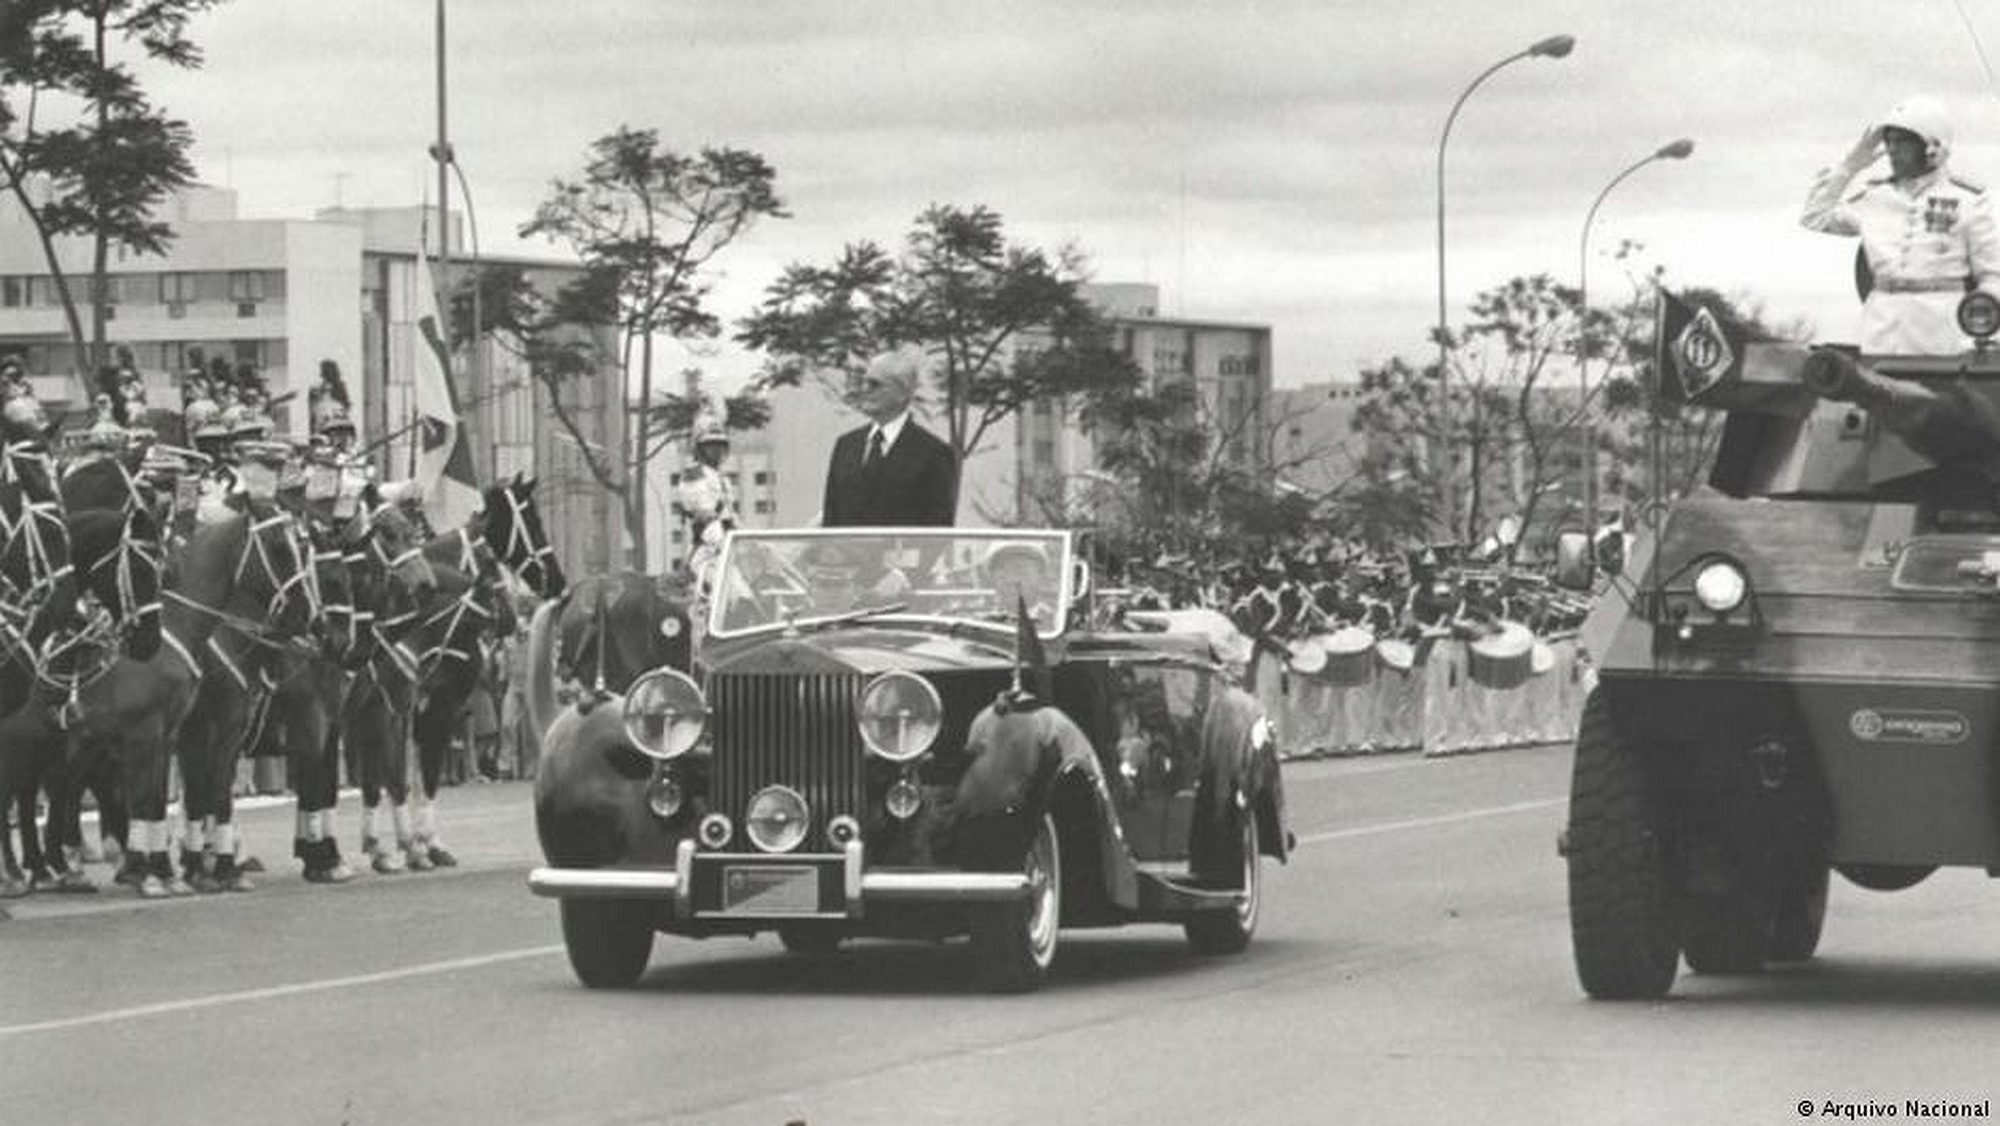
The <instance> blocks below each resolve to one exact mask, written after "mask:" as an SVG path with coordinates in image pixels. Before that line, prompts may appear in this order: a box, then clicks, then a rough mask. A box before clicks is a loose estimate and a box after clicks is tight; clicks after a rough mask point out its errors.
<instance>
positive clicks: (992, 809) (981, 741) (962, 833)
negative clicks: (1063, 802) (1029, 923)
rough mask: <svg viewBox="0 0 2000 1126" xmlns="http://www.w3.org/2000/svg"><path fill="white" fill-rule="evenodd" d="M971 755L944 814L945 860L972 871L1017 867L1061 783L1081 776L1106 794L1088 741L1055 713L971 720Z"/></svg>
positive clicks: (985, 714)
mask: <svg viewBox="0 0 2000 1126" xmlns="http://www.w3.org/2000/svg"><path fill="white" fill-rule="evenodd" d="M965 750H966V753H967V754H968V755H969V756H971V759H972V763H971V765H970V766H968V767H967V768H966V771H965V774H964V775H963V776H962V777H961V778H960V779H959V783H958V788H957V790H956V791H955V792H954V794H953V796H952V802H951V805H950V807H949V808H948V810H947V811H946V813H945V816H944V839H943V840H942V841H941V842H940V844H941V848H940V852H941V853H942V854H943V855H945V856H946V857H948V858H950V859H952V860H954V861H956V862H957V863H960V864H963V865H965V866H966V867H968V868H975V869H980V870H988V871H1006V870H1011V869H1012V868H1013V867H1014V866H1016V865H1017V864H1019V863H1020V860H1021V856H1022V855H1023V853H1025V852H1026V850H1027V848H1028V843H1029V841H1031V840H1032V839H1033V837H1034V832H1035V826H1036V824H1037V823H1038V822H1039V821H1040V820H1041V816H1042V814H1043V813H1044V812H1046V811H1047V809H1048V807H1049V802H1050V798H1051V796H1052V795H1053V792H1054V789H1055V785H1056V781H1057V779H1059V778H1061V777H1062V776H1063V775H1065V774H1069V773H1075V772H1083V773H1085V774H1087V776H1088V777H1090V778H1091V779H1092V780H1093V781H1095V782H1098V783H1099V784H1098V785H1097V787H1096V788H1097V789H1098V790H1100V791H1101V790H1102V789H1103V787H1102V785H1101V780H1100V779H1098V777H1097V776H1098V773H1099V767H1098V765H1097V756H1096V754H1094V753H1093V752H1092V750H1091V746H1090V738H1089V736H1087V735H1085V734H1084V733H1083V731H1082V729H1081V728H1079V727H1077V725H1076V724H1075V722H1073V721H1072V720H1071V719H1070V718H1069V717H1068V716H1067V715H1064V714H1063V713H1062V711H1061V710H1060V709H1057V708H1052V707H1040V708H1033V709H1028V710H1014V709H1003V708H1001V707H999V706H996V705H989V706H987V708H986V709H985V710H984V711H982V712H980V713H979V714H978V715H977V716H975V717H973V720H972V726H971V728H970V729H969V730H968V731H967V732H966V737H965Z"/></svg>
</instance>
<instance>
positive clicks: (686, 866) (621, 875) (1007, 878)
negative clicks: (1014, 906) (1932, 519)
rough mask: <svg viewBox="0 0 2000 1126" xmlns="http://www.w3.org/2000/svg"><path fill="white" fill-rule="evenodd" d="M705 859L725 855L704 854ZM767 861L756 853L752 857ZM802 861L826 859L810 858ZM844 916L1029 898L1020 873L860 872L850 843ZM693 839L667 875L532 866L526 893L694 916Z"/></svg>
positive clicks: (857, 848)
mask: <svg viewBox="0 0 2000 1126" xmlns="http://www.w3.org/2000/svg"><path fill="white" fill-rule="evenodd" d="M703 859H704V860H713V861H724V860H727V859H728V857H726V856H720V855H716V854H709V855H707V856H704V857H703ZM746 859H757V860H770V859H772V857H770V856H767V855H762V854H759V855H757V856H755V857H753V858H746ZM799 859H802V860H817V861H822V862H824V861H829V860H832V859H833V857H830V856H827V855H814V856H808V857H799ZM839 861H840V865H841V869H842V873H841V874H842V880H841V883H842V886H843V889H844V891H845V893H846V899H847V902H846V904H845V907H846V911H845V913H846V914H847V915H848V916H850V917H854V916H859V915H860V914H861V913H862V910H863V908H864V906H865V905H867V904H869V903H1006V902H1010V901H1013V900H1017V899H1021V898H1024V897H1026V896H1027V894H1028V877H1027V875H1026V874H1024V873H1021V872H956V871H936V872H912V871H875V872H869V871H863V870H862V864H861V845H860V843H859V842H856V843H854V844H850V845H848V846H847V848H846V849H845V850H843V851H842V853H841V855H840V856H839ZM694 863H695V846H694V842H693V841H682V842H681V843H680V847H679V848H677V849H676V850H675V852H674V867H673V870H672V871H668V870H666V869H664V868H536V869H533V870H532V871H530V872H529V873H528V890H529V891H531V892H533V893H535V894H536V895H540V896H546V897H549V898H551V899H671V900H673V902H674V914H675V915H676V916H678V917H680V918H688V917H691V916H692V915H693V914H694V903H693V890H694Z"/></svg>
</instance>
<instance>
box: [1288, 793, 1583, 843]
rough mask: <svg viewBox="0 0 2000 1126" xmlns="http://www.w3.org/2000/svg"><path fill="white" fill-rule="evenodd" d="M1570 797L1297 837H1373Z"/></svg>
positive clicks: (1305, 839) (1550, 804)
mask: <svg viewBox="0 0 2000 1126" xmlns="http://www.w3.org/2000/svg"><path fill="white" fill-rule="evenodd" d="M1567 801H1569V798H1567V797H1560V798H1541V799H1539V800H1536V801H1523V802H1515V803H1514V804H1512V805H1494V806H1488V807H1486V808H1485V809H1468V810H1465V811H1463V812H1460V813H1441V814H1439V815H1438V816H1436V817H1417V818H1412V819H1411V820H1408V821H1384V822H1382V823H1380V824H1377V825H1356V826H1354V827H1353V828H1349V829H1328V830H1325V831H1324V832H1319V833H1308V834H1306V835H1305V836H1302V837H1300V838H1299V843H1300V844H1301V845H1309V844H1323V843H1325V842H1326V841H1343V840H1347V839H1349V838H1351V837H1372V836H1375V835H1376V834H1377V833H1396V832H1401V831H1402V830H1404V829H1428V828H1431V827H1432V826H1434V825H1455V824H1457V823H1458V822H1460V821H1477V820H1480V819H1481V818H1485V817H1503V816H1505V815H1507V814H1509V813H1527V812H1528V811H1530V810H1535V809H1549V808H1551V807H1553V806H1558V805H1562V804H1564V803H1565V802H1567Z"/></svg>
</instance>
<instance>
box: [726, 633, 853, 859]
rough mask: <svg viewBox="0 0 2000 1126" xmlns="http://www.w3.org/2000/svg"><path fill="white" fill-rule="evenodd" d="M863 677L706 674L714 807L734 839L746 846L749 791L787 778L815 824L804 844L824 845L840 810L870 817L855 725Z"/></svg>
mask: <svg viewBox="0 0 2000 1126" xmlns="http://www.w3.org/2000/svg"><path fill="white" fill-rule="evenodd" d="M863 684H864V679H863V677H861V676H860V675H859V674H856V673H812V674H804V675H801V674H796V673H779V674H768V673H747V674H717V675H715V676H713V677H711V678H710V679H709V682H708V700H709V709H710V714H711V715H712V716H713V717H714V719H713V723H714V742H713V746H714V754H715V758H714V765H713V774H712V775H711V778H712V793H711V802H712V805H711V808H713V809H716V810H719V811H720V812H722V813H725V814H728V815H729V818H730V820H731V821H733V822H735V824H736V826H737V829H736V837H735V840H734V842H732V846H731V847H737V848H748V847H749V843H748V841H749V838H748V837H747V836H745V835H744V833H743V828H742V826H743V816H744V813H745V811H746V810H747V809H748V807H749V804H750V796H751V795H752V794H755V793H756V792H757V791H758V790H761V789H763V788H764V787H766V786H774V785H778V786H789V787H791V788H792V789H794V790H797V791H798V792H799V793H800V794H801V795H803V796H804V797H805V799H806V805H807V807H808V808H809V809H810V810H811V812H812V831H811V832H809V833H808V834H807V836H806V840H805V843H804V844H803V845H801V846H800V847H801V848H804V849H809V850H819V849H824V848H826V847H827V845H826V838H825V837H824V835H823V833H824V831H825V828H826V823H827V821H828V820H830V819H831V818H833V817H836V816H839V815H840V814H843V813H845V814H848V815H850V816H853V817H856V818H859V819H860V820H862V821H864V822H865V821H866V820H867V811H866V809H865V804H866V802H867V789H866V765H867V764H866V762H865V759H864V753H863V751H862V748H861V736H860V734H859V733H858V732H857V731H856V730H855V726H854V710H855V707H856V706H857V705H858V703H859V701H860V697H861V689H862V686H863Z"/></svg>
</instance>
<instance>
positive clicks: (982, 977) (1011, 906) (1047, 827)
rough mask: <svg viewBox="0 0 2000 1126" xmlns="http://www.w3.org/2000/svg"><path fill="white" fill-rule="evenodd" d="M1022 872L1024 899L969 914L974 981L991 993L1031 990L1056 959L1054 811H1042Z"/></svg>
mask: <svg viewBox="0 0 2000 1126" xmlns="http://www.w3.org/2000/svg"><path fill="white" fill-rule="evenodd" d="M1022 871H1023V872H1024V873H1026V875H1027V877H1028V894H1027V896H1026V898H1024V899H1020V900H1017V901H1015V902H1012V903H997V904H988V905H983V906H980V907H978V908H975V909H974V910H973V913H972V958H973V962H974V965H975V967H976V968H977V970H978V975H979V983H980V984H981V985H982V986H984V987H985V988H986V989H988V990H990V991H992V992H995V993H1026V992H1029V991H1031V990H1034V989H1036V988H1038V987H1039V986H1040V985H1041V984H1042V980H1043V979H1044V978H1046V977H1047V976H1048V972H1049V967H1050V966H1051V965H1054V964H1055V960H1056V936H1057V932H1058V931H1059V930H1060V929H1061V926H1062V843H1061V841H1060V839H1059V838H1058V837H1057V835H1056V822H1055V817H1054V816H1053V815H1051V814H1047V813H1044V814H1042V820H1041V824H1040V825H1039V826H1038V827H1037V828H1036V830H1035V839H1034V841H1033V842H1032V843H1031V844H1030V845H1029V846H1028V851H1027V855H1026V856H1025V857H1023V858H1022Z"/></svg>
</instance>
